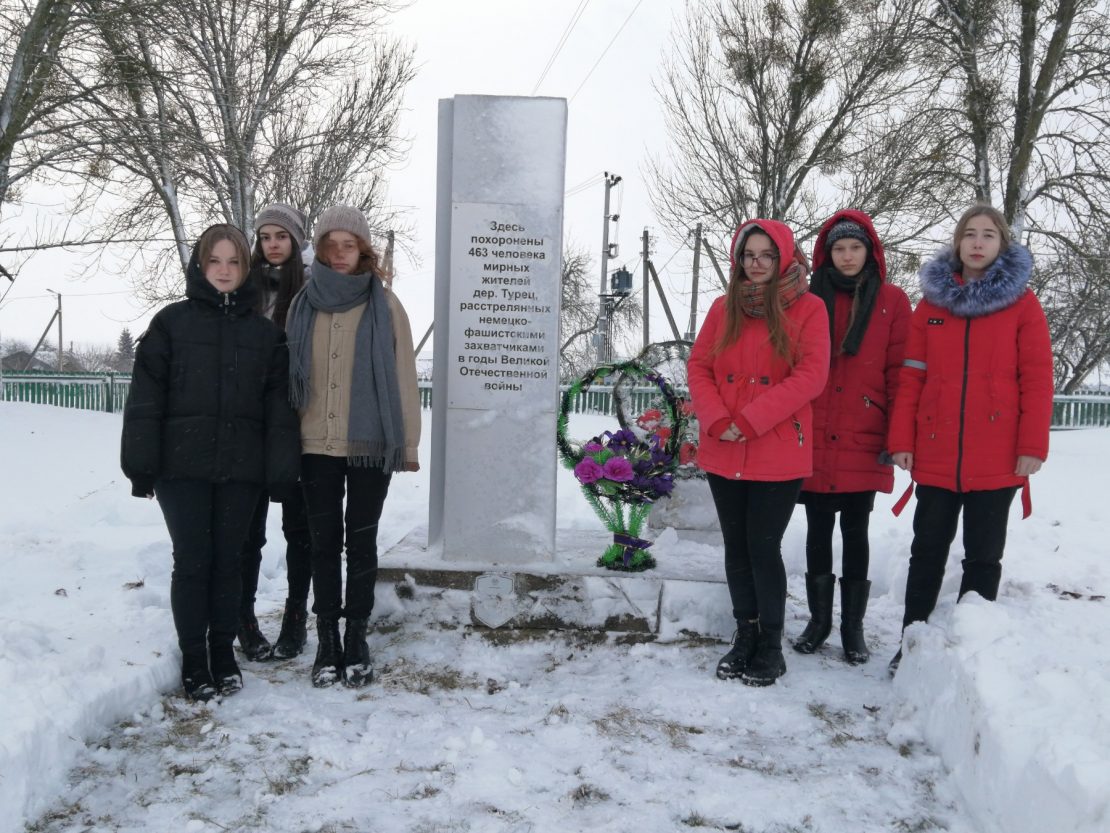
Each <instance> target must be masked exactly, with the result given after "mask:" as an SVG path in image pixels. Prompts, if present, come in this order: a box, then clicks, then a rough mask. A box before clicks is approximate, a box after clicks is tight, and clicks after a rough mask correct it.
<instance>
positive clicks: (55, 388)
mask: <svg viewBox="0 0 1110 833" xmlns="http://www.w3.org/2000/svg"><path fill="white" fill-rule="evenodd" d="M418 384H419V386H420V406H421V407H422V408H431V407H432V383H431V382H429V381H421V382H419V383H418ZM130 390H131V377H130V376H129V375H127V374H124V373H62V374H59V373H44V372H41V371H35V372H29V371H22V372H11V371H4V375H3V384H2V385H0V401H5V402H34V403H38V404H42V405H58V406H60V407H63V408H80V409H83V410H87V411H106V412H108V413H118V412H119V411H122V410H123V403H124V402H125V401H126V400H127V394H128V392H129V391H130ZM564 390H566V386H561V387H560V388H559V394H560V396H561V395H562V392H563V391H564ZM657 394H658V389H657V388H654V387H644V388H634V389H632V390H631V391H630V392H629V396H630V398H631V402H630V403H629V404H630V407H629V408H628V412H631V413H637V414H638V413H640V412H641V411H643V410H644V409H645V408H647V407H648V406H649V405H650V404H651V402H652V401H653V399H654V397H655V396H656V395H657ZM572 410H573V412H574V413H579V414H586V413H588V414H601V415H614V414H615V413H616V408H615V406H614V403H613V388H612V387H611V386H607V385H595V386H593V387H591V388H590V389H589V390H588V391H586V392H585V394H583V395H582V396H580V397H578V399H577V401H576V402H575V403H574V406H573V409H572ZM1106 426H1110V395H1094V394H1081V395H1075V396H1063V395H1058V396H1056V397H1054V399H1053V410H1052V427H1053V428H1093V427H1106Z"/></svg>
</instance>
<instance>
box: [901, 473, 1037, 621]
mask: <svg viewBox="0 0 1110 833" xmlns="http://www.w3.org/2000/svg"><path fill="white" fill-rule="evenodd" d="M1016 492H1017V488H1016V487H1010V488H1006V489H991V490H988V491H983V492H952V491H949V490H948V489H940V488H937V487H936V486H918V487H917V510H916V511H915V512H914V516H913V544H912V545H911V546H910V572H909V576H908V578H907V579H906V612H905V615H904V616H903V618H902V627H906V626H907V625H909V624H910V623H911V622H924V621H925V620H927V619H928V618H929V614H930V613H932V612H933V608H935V607H936V605H937V596H939V595H940V587H941V584H942V583H943V582H944V567H945V565H946V564H947V563H948V551H949V549H950V548H951V546H952V542H953V541H954V540H955V538H956V525H957V523H958V522H959V519H960V510H961V509H962V510H963V515H964V560H963V568H964V574H963V579H962V580H961V582H960V596H961V597H962V596H963V595H964V593H968V592H970V591H975V592H976V593H978V594H979V595H980V596H982V597H983V598H984V599H987V600H989V601H992V602H993V601H994V600H995V598H996V597H997V596H998V582H999V580H1000V579H1001V578H1002V551H1003V550H1004V549H1005V548H1006V522H1007V519H1008V518H1009V514H1010V504H1011V503H1012V502H1013V500H1014V494H1015V493H1016Z"/></svg>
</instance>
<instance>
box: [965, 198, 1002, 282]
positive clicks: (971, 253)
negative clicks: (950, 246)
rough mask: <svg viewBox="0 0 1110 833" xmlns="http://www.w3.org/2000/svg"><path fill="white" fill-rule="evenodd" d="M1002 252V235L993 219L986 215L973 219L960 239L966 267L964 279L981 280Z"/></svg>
mask: <svg viewBox="0 0 1110 833" xmlns="http://www.w3.org/2000/svg"><path fill="white" fill-rule="evenodd" d="M1001 251H1002V235H1001V234H1000V233H999V231H998V227H997V226H996V225H995V224H994V222H993V221H992V220H991V218H990V217H988V216H986V215H985V214H980V215H978V216H976V217H972V218H971V219H970V220H969V221H968V223H967V228H965V229H964V235H963V237H962V238H960V262H961V263H963V265H964V271H963V276H964V278H965V279H967V280H975V279H976V278H981V277H982V276H983V273H984V272H985V271H986V270H987V267H989V266H990V265H991V264H992V263H994V261H995V259H996V258H997V257H998V254H999V252H1001Z"/></svg>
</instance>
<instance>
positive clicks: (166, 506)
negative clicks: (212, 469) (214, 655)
mask: <svg viewBox="0 0 1110 833" xmlns="http://www.w3.org/2000/svg"><path fill="white" fill-rule="evenodd" d="M261 491H262V486H261V485H258V484H253V483H208V482H206V481H203V480H159V481H158V482H157V483H155V484H154V494H155V495H156V496H157V498H158V505H159V506H160V507H161V508H162V515H163V516H164V517H165V519H166V527H167V529H168V530H169V533H170V539H171V540H172V541H173V574H172V576H171V578H170V607H171V608H172V610H173V623H174V626H175V627H176V628H177V642H178V645H179V646H180V647H181V652H182V653H183V654H194V655H196V654H203V653H204V652H205V650H206V642H207V644H208V645H218V646H230V645H231V643H232V641H233V640H234V639H235V633H236V631H238V629H239V596H240V592H241V590H240V582H241V580H242V570H241V567H240V563H241V559H240V553H241V552H242V549H243V541H244V540H246V537H247V530H248V529H249V528H250V522H251V516H252V513H253V512H254V507H255V505H256V503H257V502H258V495H259V492H261Z"/></svg>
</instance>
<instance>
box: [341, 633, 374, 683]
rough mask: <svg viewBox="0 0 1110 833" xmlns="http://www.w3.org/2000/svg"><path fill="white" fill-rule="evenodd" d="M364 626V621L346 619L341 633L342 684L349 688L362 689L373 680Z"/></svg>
mask: <svg viewBox="0 0 1110 833" xmlns="http://www.w3.org/2000/svg"><path fill="white" fill-rule="evenodd" d="M366 624H367V620H366V619H348V620H347V629H346V631H344V633H343V684H344V685H345V686H347V687H349V688H362V687H363V686H365V685H369V684H370V682H371V681H372V680H373V679H374V666H373V665H371V663H370V648H369V646H368V645H367V644H366Z"/></svg>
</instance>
